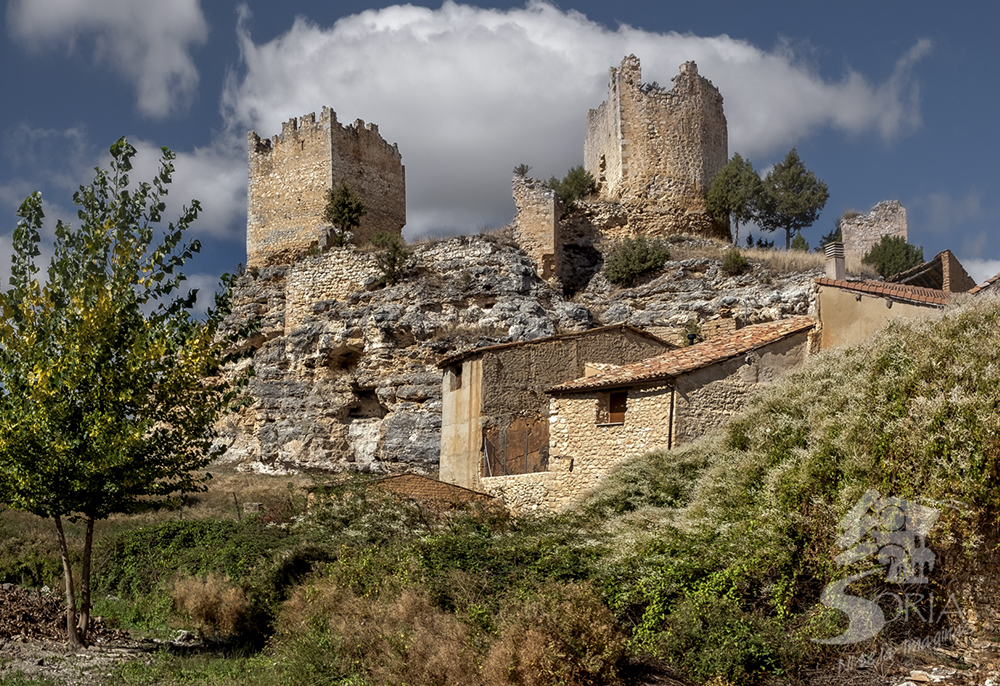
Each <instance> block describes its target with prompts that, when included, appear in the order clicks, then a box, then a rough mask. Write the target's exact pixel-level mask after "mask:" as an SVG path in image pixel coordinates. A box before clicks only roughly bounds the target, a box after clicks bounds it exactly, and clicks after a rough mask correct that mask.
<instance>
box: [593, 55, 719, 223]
mask: <svg viewBox="0 0 1000 686" xmlns="http://www.w3.org/2000/svg"><path fill="white" fill-rule="evenodd" d="M673 83H674V86H673V88H671V89H670V90H666V89H664V88H659V87H656V86H648V85H643V84H642V72H641V68H640V66H639V58H638V57H636V56H635V55H629V56H628V57H626V58H625V59H623V60H622V63H621V66H620V67H618V68H615V67H612V68H611V80H610V84H609V86H608V99H607V100H605V101H604V102H603V103H601V105H600V106H599V107H598V108H597V109H593V110H590V114H589V116H588V122H587V124H588V126H587V140H586V142H585V143H584V153H583V157H584V167H585V168H586V169H587V171H589V172H590V173H591V174H593V175H594V178H595V179H596V180H597V182H598V190H599V192H600V195H601V199H602V200H608V201H612V202H622V203H646V204H651V205H660V206H669V207H671V208H675V209H679V210H682V211H685V212H687V211H704V209H705V195H706V193H707V192H708V187H709V185H710V184H711V182H712V177H713V176H715V174H716V173H717V172H718V171H719V170H720V169H722V167H723V166H725V164H726V161H727V160H728V158H729V139H728V130H727V127H726V115H725V114H724V113H723V110H722V95H720V94H719V89H717V88H716V87H715V86H713V85H712V82H711V81H709V80H708V79H706V78H704V77H702V76H699V75H698V67H697V65H696V64H695V63H694V62H685V63H684V64H682V65H681V68H680V73H679V74H678V75H677V76H675V77H674V78H673Z"/></svg>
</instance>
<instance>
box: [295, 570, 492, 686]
mask: <svg viewBox="0 0 1000 686" xmlns="http://www.w3.org/2000/svg"><path fill="white" fill-rule="evenodd" d="M468 634H469V631H468V629H467V628H466V627H465V626H464V625H463V624H462V623H461V622H460V621H459V620H458V619H457V618H455V616H454V615H451V614H450V613H448V612H445V611H443V610H441V609H439V608H437V607H435V606H434V604H433V603H431V602H430V600H429V598H428V597H427V595H426V594H423V593H421V592H419V591H417V590H414V589H405V590H403V591H402V592H401V593H399V594H398V595H393V594H389V593H379V594H374V595H370V596H366V597H360V596H357V595H355V594H353V593H352V592H350V591H348V590H346V589H344V588H342V587H339V586H337V585H336V584H333V583H330V582H329V581H319V582H316V583H314V584H309V585H307V586H302V587H299V589H298V590H297V591H296V592H295V594H294V595H293V596H292V598H291V599H290V600H289V601H288V602H287V603H286V604H285V606H284V608H283V611H282V615H281V619H280V624H279V632H278V636H279V637H280V638H279V640H278V641H277V643H276V650H277V653H278V654H279V655H281V656H282V657H284V659H283V660H281V662H280V665H281V667H280V668H281V669H282V670H283V671H284V673H285V674H284V675H285V676H286V677H288V678H289V681H288V682H283V683H345V681H344V680H346V679H351V678H355V679H356V678H357V677H359V676H363V677H367V679H368V680H367V681H366V682H365V683H372V684H441V685H442V686H449V685H454V686H469V685H471V684H476V683H477V681H478V678H477V677H478V675H477V669H476V663H475V660H474V655H473V653H472V651H471V650H470V649H469V647H468ZM350 683H354V682H353V681H352V682H350Z"/></svg>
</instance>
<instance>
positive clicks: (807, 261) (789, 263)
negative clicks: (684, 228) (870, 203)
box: [670, 243, 878, 278]
mask: <svg viewBox="0 0 1000 686" xmlns="http://www.w3.org/2000/svg"><path fill="white" fill-rule="evenodd" d="M728 250H729V244H727V243H713V244H710V245H698V246H686V245H674V246H671V248H670V252H671V255H672V259H673V260H675V261H680V260H690V259H697V258H704V257H707V258H709V259H712V260H722V259H723V257H724V256H725V253H726V252H727V251H728ZM740 252H742V253H743V255H744V256H745V257H746V258H747V259H748V260H750V261H751V262H753V263H755V264H759V265H760V266H762V267H764V268H765V269H767V270H768V271H769V272H771V273H772V274H775V275H782V274H796V273H801V272H806V271H812V270H814V269H823V268H824V267H825V265H826V257H825V256H824V255H823V253H817V252H802V251H801V250H762V249H760V248H740ZM846 267H847V273H848V274H849V275H850V276H859V277H863V278H876V277H877V276H878V274H877V272H876V271H875V270H874V269H872V268H871V267H870V266H869V265H867V264H863V263H862V262H861V260H860V259H851V260H848V261H847V265H846Z"/></svg>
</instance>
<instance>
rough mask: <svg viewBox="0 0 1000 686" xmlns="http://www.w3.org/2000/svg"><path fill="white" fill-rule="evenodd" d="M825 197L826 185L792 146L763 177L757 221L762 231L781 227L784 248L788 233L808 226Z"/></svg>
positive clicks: (826, 192) (823, 203)
mask: <svg viewBox="0 0 1000 686" xmlns="http://www.w3.org/2000/svg"><path fill="white" fill-rule="evenodd" d="M829 197H830V191H829V189H828V188H827V185H826V184H825V183H824V182H823V181H821V180H819V179H817V178H816V175H815V174H814V173H813V172H812V171H810V170H809V169H806V166H805V165H804V164H803V163H802V160H801V159H799V154H798V153H797V152H796V151H795V148H792V149H791V150H789V151H788V154H787V155H785V159H784V160H783V161H781V162H779V163H778V164H776V165H775V166H774V169H772V170H771V171H769V172H768V173H767V176H766V177H764V183H763V186H762V192H761V194H760V196H759V197H758V199H757V203H756V210H757V211H756V214H755V216H756V218H757V224H758V225H760V227H761V228H762V229H764V230H766V231H777V230H778V229H782V230H784V232H785V250H788V248H789V247H790V246H791V242H792V234H794V233H797V232H799V231H801V230H802V229H804V228H805V227H807V226H811V225H812V224H813V222H815V221H816V219H817V218H818V217H819V213H820V211H822V209H823V207H824V206H825V205H826V201H827V198H829Z"/></svg>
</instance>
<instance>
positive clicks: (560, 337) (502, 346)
mask: <svg viewBox="0 0 1000 686" xmlns="http://www.w3.org/2000/svg"><path fill="white" fill-rule="evenodd" d="M615 329H619V330H621V332H622V333H625V332H626V331H631V332H632V333H634V334H635V335H637V336H642V337H643V338H648V339H649V340H651V341H656V342H657V343H662V344H663V347H664V349H666V348H676V347H677V346H676V345H674V344H673V343H670V342H669V341H665V340H663V339H662V338H660V337H659V336H654V335H653V334H651V333H649V332H648V331H643V330H642V329H640V328H638V327H635V326H632V325H631V324H611V325H609V326H599V327H597V328H596V329H587V330H586V331H573V332H572V333H563V334H557V335H555V336H546V337H545V338H532V339H531V340H530V341H515V342H513V343H498V344H497V345H486V346H483V347H482V348H469V349H468V350H463V351H461V352H457V353H452V354H451V355H448V356H447V357H445V358H444V359H442V360H441V361H440V362H438V365H437V366H438V367H441V368H444V367H447V366H448V365H452V364H455V363H456V362H459V361H461V360H464V359H465V358H467V357H470V356H471V355H475V354H477V353H482V352H492V351H494V350H506V349H507V348H519V347H522V346H526V345H538V344H539V343H548V342H549V341H565V340H571V339H573V338H583V337H586V336H592V335H593V334H595V333H603V332H606V331H614V330H615Z"/></svg>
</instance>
